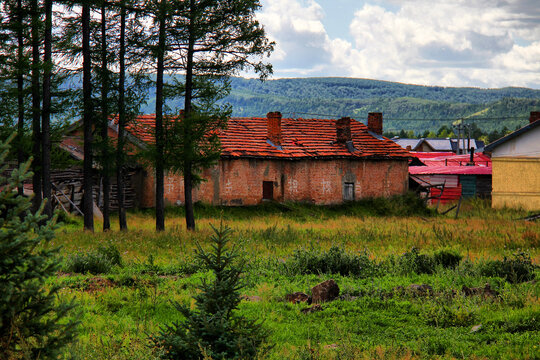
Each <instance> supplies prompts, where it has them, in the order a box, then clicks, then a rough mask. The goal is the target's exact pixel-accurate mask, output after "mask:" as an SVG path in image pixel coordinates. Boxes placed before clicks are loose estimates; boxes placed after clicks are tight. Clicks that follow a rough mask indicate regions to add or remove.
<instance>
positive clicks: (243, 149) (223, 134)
mask: <svg viewBox="0 0 540 360" xmlns="http://www.w3.org/2000/svg"><path fill="white" fill-rule="evenodd" d="M154 119H155V115H142V116H139V117H138V118H137V119H135V120H134V121H132V122H131V123H130V125H128V131H129V132H131V133H132V134H133V135H134V136H136V137H137V138H139V139H140V140H143V141H145V142H153V140H154V135H153V131H152V128H153V126H154ZM267 121H268V120H267V119H266V118H260V117H252V118H230V119H229V120H228V125H227V128H226V129H224V130H221V131H220V133H219V138H220V140H221V146H222V152H221V155H222V156H226V157H265V158H289V159H290V158H313V157H316V158H323V157H344V158H381V159H384V158H386V159H395V158H401V159H405V158H409V157H410V153H409V152H408V151H407V150H405V149H403V148H401V147H400V146H399V145H397V144H396V143H394V142H393V141H392V140H389V139H387V138H384V137H382V136H377V135H375V134H373V133H370V132H368V129H367V127H366V126H365V125H364V124H362V123H360V122H358V121H355V120H351V135H352V144H353V146H354V149H355V150H354V151H353V152H351V151H349V149H348V148H347V146H346V145H345V144H340V143H337V142H336V120H331V119H286V118H283V119H282V120H281V131H282V140H281V145H280V146H276V145H275V144H272V143H271V142H269V141H268V134H267V126H268V125H267Z"/></svg>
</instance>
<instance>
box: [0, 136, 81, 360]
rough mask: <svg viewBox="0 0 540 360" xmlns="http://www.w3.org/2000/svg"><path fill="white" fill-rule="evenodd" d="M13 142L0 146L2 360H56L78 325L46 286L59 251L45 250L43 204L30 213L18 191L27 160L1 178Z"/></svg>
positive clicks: (48, 233)
mask: <svg viewBox="0 0 540 360" xmlns="http://www.w3.org/2000/svg"><path fill="white" fill-rule="evenodd" d="M11 139H13V136H11V137H10V139H9V140H8V141H7V142H6V143H2V142H0V164H4V165H3V166H1V167H0V359H49V358H54V359H56V358H57V356H58V355H59V353H60V351H61V349H62V347H63V346H65V345H66V344H67V343H69V342H70V341H71V340H72V339H73V337H74V335H75V327H76V322H75V321H73V320H69V319H67V314H68V312H69V311H70V310H71V309H72V308H73V306H74V305H73V304H72V303H64V302H62V301H57V293H58V290H59V288H58V287H56V286H52V287H48V286H45V281H46V280H47V278H48V277H50V276H52V275H53V274H54V273H55V272H56V271H57V269H58V266H59V261H58V259H57V253H58V249H57V248H54V249H52V248H50V246H48V245H49V243H50V241H51V240H52V239H53V237H54V228H55V221H56V217H54V218H53V219H52V220H51V221H46V222H45V223H44V225H42V226H41V225H40V223H42V222H44V221H45V219H46V218H47V216H45V215H42V212H43V208H44V206H43V204H42V205H41V207H40V209H39V210H38V211H37V212H36V213H32V212H31V211H30V208H31V202H30V199H28V198H25V197H23V196H21V195H19V194H18V193H17V187H18V186H20V185H22V182H23V180H25V179H27V178H28V177H29V176H31V174H30V173H28V168H29V166H30V163H29V162H27V163H26V164H24V165H22V166H21V167H20V168H19V169H15V170H14V171H13V172H12V173H11V175H10V176H9V177H6V176H4V174H6V173H7V164H6V161H5V160H6V156H7V154H8V149H9V146H8V144H9V141H10V140H11Z"/></svg>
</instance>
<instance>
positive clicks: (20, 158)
mask: <svg viewBox="0 0 540 360" xmlns="http://www.w3.org/2000/svg"><path fill="white" fill-rule="evenodd" d="M23 17H24V13H23V8H22V0H17V22H18V27H17V112H18V120H17V164H18V166H19V167H20V166H21V165H22V164H23V163H24V162H25V156H24V150H23V138H24V37H23ZM17 192H18V193H19V195H21V196H22V195H23V194H24V189H23V186H22V184H21V185H19V186H18V187H17Z"/></svg>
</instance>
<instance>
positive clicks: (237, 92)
mask: <svg viewBox="0 0 540 360" xmlns="http://www.w3.org/2000/svg"><path fill="white" fill-rule="evenodd" d="M224 101H225V102H228V103H230V104H231V105H232V106H233V115H234V116H264V115H265V114H266V113H267V112H269V111H281V112H282V113H283V114H284V116H288V117H289V116H297V117H317V116H318V117H322V116H323V115H329V116H332V117H334V118H335V117H341V116H351V117H354V118H355V119H357V120H361V121H364V120H365V119H366V118H367V114H368V113H369V112H373V111H378V112H382V113H383V116H384V119H385V131H386V130H394V131H395V130H401V129H405V130H413V131H414V132H415V133H419V132H423V131H425V130H437V129H438V128H439V127H440V126H442V125H449V124H451V121H450V120H447V119H459V118H468V119H470V120H469V121H472V120H473V119H477V120H476V121H475V123H476V124H477V125H478V126H479V127H480V128H482V129H483V130H484V131H491V130H494V129H499V130H500V129H501V128H503V127H504V126H506V127H507V128H509V129H514V128H516V127H517V126H523V125H525V124H526V123H527V118H528V116H529V113H530V111H534V110H540V90H533V89H527V88H516V87H508V88H501V89H480V88H450V87H440V86H419V85H409V84H401V83H395V82H389V81H378V80H368V79H352V78H298V79H279V80H267V81H265V82H261V81H260V80H257V79H243V78H233V79H232V80H231V93H230V95H229V96H228V97H227V98H225V99H224ZM310 114H314V115H310ZM486 118H489V119H486ZM502 118H504V119H502ZM393 119H411V120H408V121H404V120H393ZM421 119H428V120H431V121H424V120H421ZM433 119H441V120H433Z"/></svg>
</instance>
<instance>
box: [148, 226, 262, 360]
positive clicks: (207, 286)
mask: <svg viewBox="0 0 540 360" xmlns="http://www.w3.org/2000/svg"><path fill="white" fill-rule="evenodd" d="M212 228H213V230H214V232H215V234H214V235H213V236H212V237H211V242H212V251H211V252H205V251H204V250H203V249H202V248H201V246H200V245H199V244H197V249H198V250H197V257H198V259H199V260H200V261H201V263H202V264H203V268H204V269H206V270H210V271H212V273H213V275H214V277H213V280H212V281H210V282H207V281H204V280H203V282H202V284H201V285H200V286H199V289H200V290H201V292H200V293H199V294H197V295H195V296H194V298H195V301H196V309H195V310H191V309H190V308H189V307H188V306H185V305H182V304H179V303H174V306H175V308H176V309H177V310H178V311H179V312H180V313H181V314H182V315H183V316H184V317H185V320H184V321H181V322H174V323H173V324H172V325H167V326H165V327H163V328H162V329H161V331H160V333H159V334H158V335H157V336H155V337H151V338H150V342H151V344H152V346H154V347H155V348H156V349H158V350H159V353H160V356H161V358H163V359H202V358H205V359H207V358H211V359H215V360H217V359H254V358H256V357H257V355H258V354H260V353H261V352H263V351H265V350H267V349H268V348H267V347H266V348H265V346H263V344H264V341H265V339H266V337H267V332H266V331H265V329H263V327H262V324H261V323H260V322H257V321H252V320H249V319H246V318H245V317H244V316H241V315H239V314H238V312H237V309H238V304H239V303H240V292H239V290H240V289H242V288H243V287H244V284H243V283H242V280H241V278H240V277H241V274H242V272H243V269H244V265H245V263H244V262H243V261H242V260H241V259H239V255H238V251H237V249H236V248H235V247H232V248H228V246H227V245H228V244H229V241H230V238H229V236H230V233H231V230H230V229H229V228H228V227H223V225H221V226H220V227H219V229H217V228H214V227H212Z"/></svg>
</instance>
